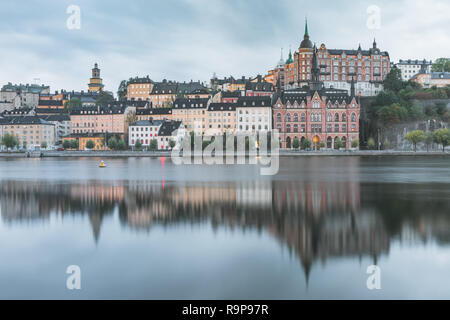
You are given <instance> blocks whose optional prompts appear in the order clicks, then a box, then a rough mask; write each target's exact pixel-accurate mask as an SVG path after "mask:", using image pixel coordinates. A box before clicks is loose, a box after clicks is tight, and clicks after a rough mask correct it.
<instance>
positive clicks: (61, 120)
mask: <svg viewBox="0 0 450 320" xmlns="http://www.w3.org/2000/svg"><path fill="white" fill-rule="evenodd" d="M40 118H41V119H43V120H45V121H47V122H50V123H52V124H53V125H54V126H55V144H60V143H62V139H63V137H66V136H69V135H70V133H71V131H70V116H69V115H68V114H60V115H47V116H40Z"/></svg>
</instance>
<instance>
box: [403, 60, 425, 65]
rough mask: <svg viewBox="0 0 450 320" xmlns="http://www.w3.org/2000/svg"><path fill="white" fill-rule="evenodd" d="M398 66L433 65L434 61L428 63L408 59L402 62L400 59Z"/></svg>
mask: <svg viewBox="0 0 450 320" xmlns="http://www.w3.org/2000/svg"><path fill="white" fill-rule="evenodd" d="M397 64H400V65H432V64H433V61H431V60H430V61H427V60H425V59H423V60H417V59H416V60H412V59H408V60H402V59H400V60H399V62H398V63H397Z"/></svg>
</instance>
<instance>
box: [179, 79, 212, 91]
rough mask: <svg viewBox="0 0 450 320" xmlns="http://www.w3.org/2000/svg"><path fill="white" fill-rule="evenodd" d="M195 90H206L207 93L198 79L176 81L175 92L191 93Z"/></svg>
mask: <svg viewBox="0 0 450 320" xmlns="http://www.w3.org/2000/svg"><path fill="white" fill-rule="evenodd" d="M195 92H197V93H205V92H206V93H207V92H208V91H207V90H206V88H205V87H204V86H203V85H202V84H201V83H200V81H198V82H192V81H191V82H183V83H178V86H177V93H184V94H192V93H195Z"/></svg>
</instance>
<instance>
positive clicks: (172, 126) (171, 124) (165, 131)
mask: <svg viewBox="0 0 450 320" xmlns="http://www.w3.org/2000/svg"><path fill="white" fill-rule="evenodd" d="M180 125H181V121H164V122H163V124H162V125H161V127H160V128H159V132H158V135H159V136H163V137H164V136H171V135H172V134H173V132H174V131H175V130H178V128H179V127H180Z"/></svg>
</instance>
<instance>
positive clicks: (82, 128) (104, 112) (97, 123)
mask: <svg viewBox="0 0 450 320" xmlns="http://www.w3.org/2000/svg"><path fill="white" fill-rule="evenodd" d="M126 113H127V108H126V107H125V106H123V105H113V106H93V107H81V108H76V109H74V110H72V111H71V113H70V124H71V133H121V134H124V133H127V130H128V127H127V123H126Z"/></svg>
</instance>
